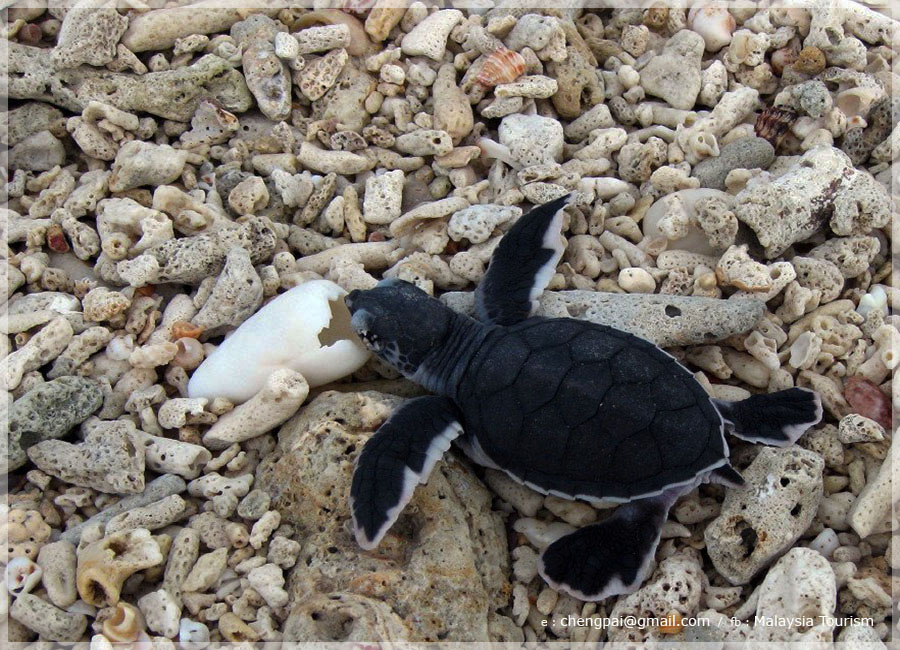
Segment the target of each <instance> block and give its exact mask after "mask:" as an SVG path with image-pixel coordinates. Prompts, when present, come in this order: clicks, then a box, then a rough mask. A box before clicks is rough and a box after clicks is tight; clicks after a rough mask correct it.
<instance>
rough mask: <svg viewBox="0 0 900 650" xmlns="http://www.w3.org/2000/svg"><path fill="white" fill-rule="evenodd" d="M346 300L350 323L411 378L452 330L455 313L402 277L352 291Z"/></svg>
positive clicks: (373, 346) (369, 345)
mask: <svg viewBox="0 0 900 650" xmlns="http://www.w3.org/2000/svg"><path fill="white" fill-rule="evenodd" d="M344 302H345V303H346V305H347V308H348V309H349V310H350V313H351V314H352V318H351V319H350V324H351V326H352V327H353V329H354V330H355V331H356V333H357V334H359V336H360V338H361V339H362V340H363V341H364V342H365V344H366V345H367V346H368V348H369V349H370V350H372V352H374V353H375V354H376V355H378V356H379V357H380V358H382V359H384V360H385V361H387V362H388V363H389V364H390V365H392V366H394V367H395V368H396V369H397V370H399V371H400V372H402V373H403V374H404V375H406V376H408V377H410V376H412V375H413V374H415V372H416V371H417V370H418V369H419V367H420V366H421V365H422V362H423V361H424V360H425V358H426V357H427V356H428V355H429V353H431V352H433V351H434V350H435V349H436V348H438V347H439V346H440V345H441V344H442V343H444V341H445V340H446V338H447V336H448V335H449V333H450V330H451V326H452V323H453V318H454V313H453V311H451V310H450V309H449V308H448V307H445V306H444V305H443V304H442V303H441V302H440V301H439V300H437V299H435V298H432V297H431V296H429V295H428V294H427V293H425V292H424V291H422V290H421V289H419V288H417V287H416V286H415V285H412V284H410V283H409V282H405V281H403V280H395V279H389V280H382V281H381V282H379V283H378V285H377V286H376V287H375V288H374V289H368V290H365V291H360V290H355V291H351V292H350V293H349V294H348V295H347V296H346V297H345V298H344Z"/></svg>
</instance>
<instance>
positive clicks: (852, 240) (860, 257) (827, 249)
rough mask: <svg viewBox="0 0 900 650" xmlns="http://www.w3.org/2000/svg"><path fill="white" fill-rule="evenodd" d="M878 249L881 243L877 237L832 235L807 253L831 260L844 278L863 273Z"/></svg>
mask: <svg viewBox="0 0 900 650" xmlns="http://www.w3.org/2000/svg"><path fill="white" fill-rule="evenodd" d="M880 250H881V243H880V242H879V241H878V238H877V237H870V236H861V237H834V238H832V239H829V240H828V241H826V242H825V243H824V244H819V245H818V246H816V247H815V248H813V249H812V250H811V251H809V253H807V255H808V256H809V257H811V258H813V259H816V260H825V261H827V262H831V263H832V264H833V265H834V266H836V267H837V268H838V270H840V272H841V275H843V276H844V277H845V278H855V277H857V276H859V275H861V274H863V273H865V271H866V270H867V269H868V268H869V266H870V265H871V264H872V260H873V259H874V258H875V256H876V255H878V252H879V251H880Z"/></svg>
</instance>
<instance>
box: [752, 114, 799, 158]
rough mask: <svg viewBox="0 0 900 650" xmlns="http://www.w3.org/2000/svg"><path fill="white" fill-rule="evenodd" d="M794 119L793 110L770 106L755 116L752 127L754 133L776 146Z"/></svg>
mask: <svg viewBox="0 0 900 650" xmlns="http://www.w3.org/2000/svg"><path fill="white" fill-rule="evenodd" d="M796 119H797V114H796V113H795V112H794V111H792V110H790V109H786V108H776V107H774V106H770V107H769V108H767V109H766V110H764V111H763V112H762V113H760V114H759V117H757V118H756V125H755V127H754V129H755V131H756V135H758V136H759V137H760V138H763V139H765V140H768V141H769V142H770V143H772V146H773V147H776V148H777V147H778V145H779V144H781V141H782V140H783V139H784V136H785V134H786V133H787V131H788V129H789V128H791V125H792V124H793V123H794V121H795V120H796Z"/></svg>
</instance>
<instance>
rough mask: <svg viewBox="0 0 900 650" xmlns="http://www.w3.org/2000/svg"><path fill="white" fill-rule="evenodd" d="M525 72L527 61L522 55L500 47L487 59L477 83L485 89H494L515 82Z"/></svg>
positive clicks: (476, 78)
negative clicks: (499, 85)
mask: <svg viewBox="0 0 900 650" xmlns="http://www.w3.org/2000/svg"><path fill="white" fill-rule="evenodd" d="M523 72H525V59H524V58H523V57H522V55H521V54H519V53H518V52H513V51H512V50H508V49H506V48H505V47H498V48H497V49H496V50H494V51H493V52H491V54H490V55H489V56H488V57H487V59H485V61H484V64H483V65H482V66H481V71H480V72H479V73H478V76H477V77H475V81H477V82H478V83H479V84H480V85H481V86H484V87H485V88H493V87H494V86H496V85H498V84H505V83H509V82H510V81H515V80H516V79H517V78H519V76H520V75H521V74H522V73H523Z"/></svg>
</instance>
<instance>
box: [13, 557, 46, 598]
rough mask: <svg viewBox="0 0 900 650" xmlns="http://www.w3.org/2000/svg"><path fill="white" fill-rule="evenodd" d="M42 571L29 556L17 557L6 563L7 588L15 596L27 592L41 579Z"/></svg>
mask: <svg viewBox="0 0 900 650" xmlns="http://www.w3.org/2000/svg"><path fill="white" fill-rule="evenodd" d="M42 573H43V572H42V571H41V567H40V566H38V565H37V564H36V563H34V562H32V561H31V560H29V559H28V558H27V557H15V558H13V559H11V560H10V561H9V564H7V565H6V588H7V589H8V590H9V593H11V594H12V595H13V596H18V595H19V594H27V593H28V592H30V591H31V590H32V589H34V588H35V587H36V586H37V585H38V583H39V582H40V581H41V574H42Z"/></svg>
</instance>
